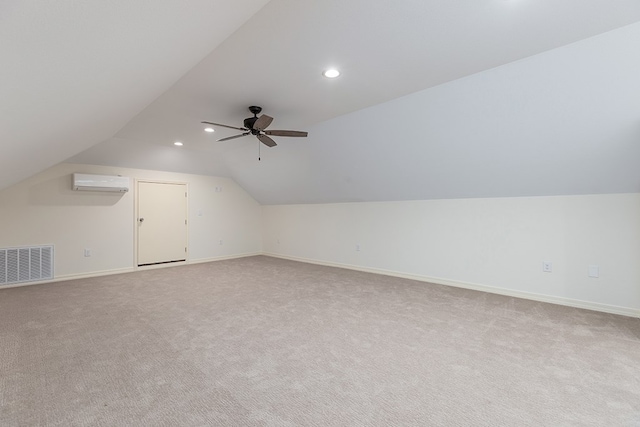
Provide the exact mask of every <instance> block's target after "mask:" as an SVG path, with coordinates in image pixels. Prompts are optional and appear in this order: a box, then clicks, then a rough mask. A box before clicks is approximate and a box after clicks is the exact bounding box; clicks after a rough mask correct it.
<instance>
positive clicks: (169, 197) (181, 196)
mask: <svg viewBox="0 0 640 427" xmlns="http://www.w3.org/2000/svg"><path fill="white" fill-rule="evenodd" d="M137 194H138V218H137V223H138V225H137V226H138V265H139V266H140V265H150V264H162V263H168V262H178V261H186V259H187V185H186V184H167V183H158V182H138V191H137Z"/></svg>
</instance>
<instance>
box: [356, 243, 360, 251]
mask: <svg viewBox="0 0 640 427" xmlns="http://www.w3.org/2000/svg"><path fill="white" fill-rule="evenodd" d="M356 252H360V243H358V244H356Z"/></svg>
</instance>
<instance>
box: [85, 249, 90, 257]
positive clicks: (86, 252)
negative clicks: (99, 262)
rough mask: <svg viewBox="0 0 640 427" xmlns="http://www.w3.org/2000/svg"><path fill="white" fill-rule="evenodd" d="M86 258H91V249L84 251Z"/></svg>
mask: <svg viewBox="0 0 640 427" xmlns="http://www.w3.org/2000/svg"><path fill="white" fill-rule="evenodd" d="M84 256H85V257H87V258H88V257H90V256H91V249H85V250H84Z"/></svg>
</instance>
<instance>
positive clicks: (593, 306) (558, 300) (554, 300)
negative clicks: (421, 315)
mask: <svg viewBox="0 0 640 427" xmlns="http://www.w3.org/2000/svg"><path fill="white" fill-rule="evenodd" d="M262 255H265V256H269V257H273V258H281V259H286V260H290V261H298V262H305V263H308V264H317V265H324V266H327V267H337V268H345V269H347V270H356V271H362V272H365V273H373V274H381V275H384V276H392V277H400V278H403V279H409V280H416V281H419V282H427V283H433V284H436V285H445V286H452V287H455V288H464V289H471V290H474V291H480V292H488V293H491V294H497V295H504V296H509V297H514V298H522V299H528V300H532V301H539V302H546V303H550V304H557V305H564V306H567V307H575V308H582V309H585V310H593V311H600V312H603V313H610V314H618V315H621V316H628V317H637V318H640V310H636V309H633V308H629V307H619V306H615V305H608V304H601V303H595V302H590V301H581V300H576V299H571V298H563V297H555V296H551V295H543V294H536V293H532V292H522V291H514V290H511V289H505V288H498V287H493V286H487V285H481V284H477V283H467V282H460V281H455V280H449V279H443V278H440V277H428V276H420V275H415V274H408V273H403V272H400V271H392V270H384V269H380V268H371V267H362V266H358V265H352V264H342V263H336V262H331V261H321V260H314V259H309V258H300V257H294V256H288V255H281V254H276V253H268V252H265V253H263V254H262Z"/></svg>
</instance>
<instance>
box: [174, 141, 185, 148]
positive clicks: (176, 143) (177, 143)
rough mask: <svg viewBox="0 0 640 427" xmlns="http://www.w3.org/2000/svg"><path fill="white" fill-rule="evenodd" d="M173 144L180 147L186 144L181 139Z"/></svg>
mask: <svg viewBox="0 0 640 427" xmlns="http://www.w3.org/2000/svg"><path fill="white" fill-rule="evenodd" d="M173 145H177V146H178V147H182V146H183V145H184V144H183V143H182V142H180V141H176V142H174V143H173Z"/></svg>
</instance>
